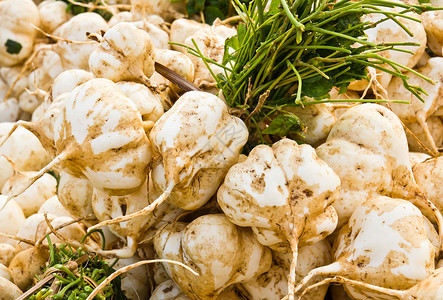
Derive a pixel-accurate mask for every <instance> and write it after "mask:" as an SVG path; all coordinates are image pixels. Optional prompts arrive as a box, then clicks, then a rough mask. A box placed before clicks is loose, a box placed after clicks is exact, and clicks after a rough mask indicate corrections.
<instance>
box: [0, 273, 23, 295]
mask: <svg viewBox="0 0 443 300" xmlns="http://www.w3.org/2000/svg"><path fill="white" fill-rule="evenodd" d="M22 294H23V292H22V291H21V290H20V289H19V288H18V287H17V286H16V285H15V284H13V283H12V282H11V281H9V280H7V279H6V278H3V277H1V276H0V298H1V299H2V300H15V299H17V298H18V297H20V296H21V295H22Z"/></svg>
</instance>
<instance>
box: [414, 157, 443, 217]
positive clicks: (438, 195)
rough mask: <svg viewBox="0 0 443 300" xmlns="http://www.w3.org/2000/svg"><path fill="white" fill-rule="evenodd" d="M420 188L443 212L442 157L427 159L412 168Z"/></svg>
mask: <svg viewBox="0 0 443 300" xmlns="http://www.w3.org/2000/svg"><path fill="white" fill-rule="evenodd" d="M412 171H413V172H414V177H415V180H416V181H417V184H418V186H419V187H420V190H421V191H423V192H424V193H425V195H426V197H428V199H429V200H430V201H431V202H432V203H434V204H435V206H436V207H437V208H438V209H439V210H440V212H443V186H442V184H441V182H442V180H443V157H437V158H432V159H428V160H426V161H423V162H421V163H418V164H416V165H415V166H414V168H413V169H412Z"/></svg>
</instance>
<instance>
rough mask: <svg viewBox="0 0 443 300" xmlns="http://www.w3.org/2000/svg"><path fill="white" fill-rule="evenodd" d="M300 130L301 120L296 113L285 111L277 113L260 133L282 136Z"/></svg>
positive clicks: (301, 128)
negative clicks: (285, 112) (284, 112)
mask: <svg viewBox="0 0 443 300" xmlns="http://www.w3.org/2000/svg"><path fill="white" fill-rule="evenodd" d="M302 130H303V123H302V121H301V120H300V119H299V118H298V117H297V116H296V115H294V114H290V113H287V114H281V115H278V116H277V117H276V118H275V119H273V120H272V122H271V124H269V126H268V127H267V128H266V129H265V130H263V131H262V133H264V134H273V135H277V136H279V137H284V136H287V135H289V134H291V133H296V132H300V131H302Z"/></svg>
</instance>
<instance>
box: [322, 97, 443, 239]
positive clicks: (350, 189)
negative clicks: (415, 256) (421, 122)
mask: <svg viewBox="0 0 443 300" xmlns="http://www.w3.org/2000/svg"><path fill="white" fill-rule="evenodd" d="M363 133H364V134H363ZM316 151H317V154H318V156H319V157H320V158H321V159H322V160H324V161H325V162H326V163H327V164H328V165H329V166H330V167H331V168H332V169H333V170H334V171H335V172H336V173H337V174H338V176H339V177H340V179H341V190H340V195H339V197H338V199H337V200H336V201H335V202H334V203H333V206H334V208H335V209H336V211H337V213H338V217H339V219H338V227H337V228H338V229H339V228H341V226H343V224H345V223H346V222H347V220H348V219H349V217H350V216H351V214H352V212H353V211H354V210H355V208H356V207H358V206H359V205H360V204H361V203H363V202H364V201H365V200H367V199H369V198H370V197H372V196H373V195H378V194H381V195H385V196H389V197H398V198H402V199H407V200H409V201H411V202H412V203H414V204H415V205H417V206H418V207H419V208H420V209H421V210H422V211H423V213H424V214H425V215H426V216H427V217H428V218H430V219H431V220H433V221H435V222H436V223H437V224H439V232H440V235H441V227H440V224H442V223H443V222H442V217H441V214H440V213H439V212H438V211H437V209H436V208H435V206H434V205H433V204H432V203H431V202H429V200H427V199H426V198H425V197H424V195H423V193H422V192H420V191H419V188H418V186H417V184H416V183H415V181H414V177H413V174H412V170H411V165H410V162H409V151H408V145H407V141H406V136H405V133H404V130H403V127H402V125H401V122H400V120H399V119H398V117H397V116H396V115H395V114H394V113H393V112H392V111H390V110H389V109H387V108H385V107H383V106H381V105H377V104H362V105H358V106H355V107H353V108H350V109H349V110H348V111H347V112H346V113H344V114H343V115H342V116H341V118H340V119H339V120H338V121H337V122H336V123H335V124H334V126H333V127H332V130H331V132H330V134H329V136H328V139H327V140H326V143H324V144H322V145H320V146H319V147H318V148H317V149H316Z"/></svg>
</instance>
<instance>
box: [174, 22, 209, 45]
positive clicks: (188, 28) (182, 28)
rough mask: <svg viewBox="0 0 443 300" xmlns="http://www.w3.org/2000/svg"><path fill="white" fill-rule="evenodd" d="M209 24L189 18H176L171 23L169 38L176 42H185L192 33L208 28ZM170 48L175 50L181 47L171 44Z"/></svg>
mask: <svg viewBox="0 0 443 300" xmlns="http://www.w3.org/2000/svg"><path fill="white" fill-rule="evenodd" d="M209 28H211V26H209V25H208V24H205V23H201V22H197V21H195V20H190V19H176V20H174V22H172V24H171V31H170V33H169V35H170V40H171V42H173V43H176V44H181V45H184V44H185V40H186V39H187V38H188V37H189V36H191V35H194V33H196V32H197V31H199V30H202V29H209ZM172 49H174V50H176V51H182V50H183V47H180V46H177V45H172Z"/></svg>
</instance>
